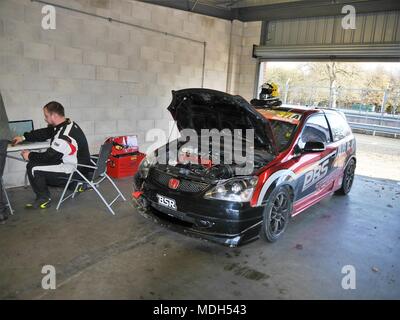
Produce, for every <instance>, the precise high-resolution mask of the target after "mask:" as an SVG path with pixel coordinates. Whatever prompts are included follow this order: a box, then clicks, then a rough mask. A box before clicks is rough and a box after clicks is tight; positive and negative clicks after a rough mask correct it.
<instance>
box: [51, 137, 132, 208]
mask: <svg viewBox="0 0 400 320" xmlns="http://www.w3.org/2000/svg"><path fill="white" fill-rule="evenodd" d="M111 149H112V144H111V143H105V144H103V145H102V146H101V148H100V152H99V155H98V157H95V156H92V157H91V158H92V159H91V162H92V164H93V166H89V165H83V164H78V165H77V167H75V169H74V171H73V172H71V174H70V175H69V178H68V181H67V184H66V185H65V188H64V191H63V193H62V195H61V198H60V200H59V201H58V205H57V210H59V208H60V206H61V204H62V203H63V202H64V201H65V200H67V199H69V198H75V195H76V193H77V192H78V190H79V187H81V186H83V185H84V184H85V183H87V184H88V185H89V186H90V187H91V188H92V189H93V190H94V191H96V193H97V195H98V196H99V197H100V199H101V200H102V201H103V202H104V204H105V205H106V207H107V209H108V210H109V211H110V212H111V213H112V214H113V215H115V212H114V210H113V209H112V208H111V206H112V205H113V204H114V202H115V201H117V199H118V198H119V197H121V198H122V199H123V201H126V199H125V197H124V195H123V194H122V193H121V191H120V190H119V189H118V187H117V186H116V185H115V183H114V181H112V180H111V178H110V177H109V176H108V175H107V173H106V170H107V161H108V158H109V156H110V154H111ZM93 159H96V160H97V161H96V162H95V161H93ZM80 167H83V168H89V169H93V170H94V171H92V173H93V175H92V176H91V177H90V178H88V177H87V176H85V175H84V174H83V173H82V172H81V171H80V170H79V168H80ZM74 175H75V177H74ZM104 180H108V181H110V183H111V184H112V185H113V187H114V189H115V190H116V191H117V192H118V195H117V196H116V197H115V198H114V200H112V201H111V202H107V200H106V199H105V198H104V196H103V195H102V194H101V192H100V191H99V185H100V183H102V182H103V181H104ZM71 182H76V186H75V188H74V191H73V192H72V193H71V194H69V195H68V196H66V193H67V190H68V187H69V185H70V184H71Z"/></svg>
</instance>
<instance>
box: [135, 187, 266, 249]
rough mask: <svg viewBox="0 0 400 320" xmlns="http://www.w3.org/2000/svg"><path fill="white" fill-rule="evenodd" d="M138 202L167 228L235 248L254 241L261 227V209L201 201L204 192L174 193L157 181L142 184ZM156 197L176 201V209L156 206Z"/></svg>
mask: <svg viewBox="0 0 400 320" xmlns="http://www.w3.org/2000/svg"><path fill="white" fill-rule="evenodd" d="M141 191H142V192H141V195H140V197H139V199H137V200H138V201H137V202H138V205H139V206H140V209H141V210H143V209H145V211H144V213H145V216H149V215H150V216H152V217H153V218H154V219H155V220H156V221H157V222H158V223H160V224H162V225H164V226H167V227H169V228H170V229H172V230H174V231H177V232H180V233H184V234H186V235H191V236H195V237H200V238H203V239H206V240H209V241H212V242H217V243H219V244H223V245H226V246H230V247H236V246H240V245H243V244H245V243H248V242H250V241H253V240H256V239H258V237H259V234H260V228H261V225H262V214H263V207H251V206H250V204H249V203H238V202H229V201H221V200H209V199H204V193H205V192H200V193H187V192H180V191H174V190H171V189H169V188H168V187H166V186H162V185H160V184H158V183H156V182H152V181H148V180H146V182H145V183H144V185H143V188H142V190H141ZM157 195H161V196H164V197H168V198H170V199H173V200H175V202H176V210H173V209H170V208H167V207H165V206H162V205H160V204H159V203H158V198H157Z"/></svg>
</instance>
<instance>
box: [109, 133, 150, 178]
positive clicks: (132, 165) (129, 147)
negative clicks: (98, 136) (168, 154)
mask: <svg viewBox="0 0 400 320" xmlns="http://www.w3.org/2000/svg"><path fill="white" fill-rule="evenodd" d="M107 142H111V143H112V144H113V147H112V150H111V155H110V158H109V161H108V163H107V173H108V174H109V175H110V176H111V177H113V178H124V177H131V176H133V175H134V174H135V173H136V171H137V170H138V167H139V164H140V162H141V161H142V160H143V158H144V157H145V154H144V153H141V152H139V147H138V143H137V137H136V136H120V137H113V138H108V139H107Z"/></svg>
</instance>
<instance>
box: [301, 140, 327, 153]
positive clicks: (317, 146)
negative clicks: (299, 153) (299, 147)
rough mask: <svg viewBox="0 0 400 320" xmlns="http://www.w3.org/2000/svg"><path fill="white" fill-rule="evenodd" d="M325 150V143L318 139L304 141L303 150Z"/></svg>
mask: <svg viewBox="0 0 400 320" xmlns="http://www.w3.org/2000/svg"><path fill="white" fill-rule="evenodd" d="M324 150H325V143H323V142H319V141H308V142H306V144H305V146H304V148H303V152H322V151H324Z"/></svg>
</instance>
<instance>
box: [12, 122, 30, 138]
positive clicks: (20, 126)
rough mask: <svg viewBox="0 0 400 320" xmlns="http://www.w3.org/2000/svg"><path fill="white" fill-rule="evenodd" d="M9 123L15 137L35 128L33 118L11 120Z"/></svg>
mask: <svg viewBox="0 0 400 320" xmlns="http://www.w3.org/2000/svg"><path fill="white" fill-rule="evenodd" d="M8 125H9V127H10V130H11V135H12V136H13V137H16V136H23V135H24V133H25V132H31V131H32V130H33V129H34V128H33V120H18V121H9V122H8ZM24 142H25V141H24Z"/></svg>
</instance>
